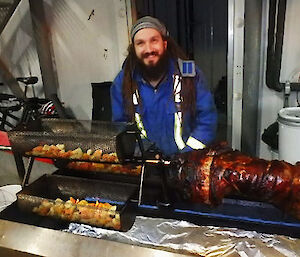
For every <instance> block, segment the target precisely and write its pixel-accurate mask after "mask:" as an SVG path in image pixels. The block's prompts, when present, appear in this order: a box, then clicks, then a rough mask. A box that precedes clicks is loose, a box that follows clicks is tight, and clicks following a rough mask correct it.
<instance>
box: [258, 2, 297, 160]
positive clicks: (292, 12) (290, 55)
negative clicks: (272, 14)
mask: <svg viewBox="0 0 300 257" xmlns="http://www.w3.org/2000/svg"><path fill="white" fill-rule="evenodd" d="M299 13H300V1H299V0H289V1H287V9H286V23H285V31H284V40H283V53H282V63H281V75H280V82H282V83H284V82H286V81H290V82H297V80H298V79H299V72H300V33H299V28H300V15H299ZM267 18H268V3H267V1H265V2H264V13H263V26H264V28H265V29H264V31H263V35H262V37H263V45H262V48H263V52H262V59H261V60H262V63H264V66H263V70H262V76H261V90H260V106H259V110H260V119H259V122H260V124H261V126H260V131H258V133H259V135H261V134H262V133H263V132H264V129H266V128H267V127H268V126H269V125H271V124H272V123H273V122H275V121H276V119H277V114H278V111H279V110H280V109H281V108H283V104H284V100H283V93H282V92H276V91H274V90H271V89H269V88H268V87H267V86H266V79H265V74H266V63H265V62H266V52H267V51H266V48H267V28H268V24H264V20H267ZM289 105H290V106H296V93H295V92H292V93H291V96H290V99H289ZM258 147H259V156H260V157H261V158H265V159H274V158H278V155H277V153H274V152H272V151H270V149H269V147H268V146H267V145H266V144H265V143H264V142H262V141H261V140H259V142H258Z"/></svg>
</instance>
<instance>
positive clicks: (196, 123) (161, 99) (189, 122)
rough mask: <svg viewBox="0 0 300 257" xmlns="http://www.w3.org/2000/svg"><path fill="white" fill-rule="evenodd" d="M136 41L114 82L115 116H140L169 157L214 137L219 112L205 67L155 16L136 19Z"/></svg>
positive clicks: (133, 34)
mask: <svg viewBox="0 0 300 257" xmlns="http://www.w3.org/2000/svg"><path fill="white" fill-rule="evenodd" d="M131 40H132V43H131V44H130V45H129V47H128V56H127V58H126V60H125V62H124V65H123V69H122V70H121V71H120V73H119V74H118V75H117V77H116V78H115V80H114V81H113V84H112V87H111V100H112V115H113V121H127V122H130V121H135V122H136V124H137V126H138V128H139V129H140V131H141V135H142V137H143V138H145V139H148V140H149V141H150V142H152V143H154V144H155V146H156V147H157V148H158V149H160V150H161V151H162V153H164V154H165V155H167V156H171V155H173V154H176V153H180V152H186V151H190V150H193V149H202V148H204V147H206V146H207V145H208V144H210V143H211V142H212V141H213V140H214V138H215V134H216V124H217V112H216V108H215V104H214V100H213V97H212V94H211V93H210V91H209V89H208V88H207V86H206V82H205V79H204V76H203V74H202V72H201V71H200V70H199V69H198V67H196V66H195V64H194V62H193V61H190V60H186V57H185V55H184V53H183V51H182V50H181V49H180V48H179V47H178V45H177V44H176V43H175V41H174V40H173V39H172V38H171V37H170V36H169V33H168V31H167V29H166V27H165V26H164V24H163V23H162V22H160V21H159V20H158V19H156V18H153V17H150V16H145V17H143V18H141V19H139V20H137V22H136V23H135V24H134V25H133V26H132V29H131Z"/></svg>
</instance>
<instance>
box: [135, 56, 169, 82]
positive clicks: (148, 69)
mask: <svg viewBox="0 0 300 257" xmlns="http://www.w3.org/2000/svg"><path fill="white" fill-rule="evenodd" d="M150 54H153V55H155V54H156V53H155V52H152V53H146V54H144V55H143V56H142V59H139V58H137V68H138V70H139V71H140V72H141V73H142V76H143V77H144V78H145V79H148V80H157V79H160V78H161V76H162V75H164V74H165V73H166V72H167V70H168V64H169V55H168V53H167V51H164V53H163V54H162V55H161V56H160V59H159V60H158V62H157V63H156V64H155V65H145V64H144V62H143V59H144V58H145V57H147V55H150Z"/></svg>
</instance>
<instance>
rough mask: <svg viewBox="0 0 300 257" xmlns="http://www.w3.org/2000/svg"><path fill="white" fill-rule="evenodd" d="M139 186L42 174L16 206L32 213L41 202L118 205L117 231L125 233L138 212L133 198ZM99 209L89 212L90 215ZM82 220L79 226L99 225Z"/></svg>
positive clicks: (21, 193)
mask: <svg viewBox="0 0 300 257" xmlns="http://www.w3.org/2000/svg"><path fill="white" fill-rule="evenodd" d="M137 188H138V186H136V185H131V184H125V183H119V182H113V183H112V182H107V181H95V180H89V179H84V178H75V177H64V176H60V175H44V176H42V177H41V178H39V179H38V180H36V181H35V182H33V183H32V184H30V185H29V186H27V187H25V188H24V189H23V190H22V191H21V192H19V193H18V194H17V203H18V207H19V208H20V209H21V210H22V211H25V212H31V213H32V212H33V209H34V208H35V207H38V206H40V204H41V203H42V202H43V201H45V200H46V201H49V202H53V201H55V200H56V199H57V198H60V199H62V200H63V201H67V200H69V198H70V197H73V198H75V199H81V200H82V199H86V200H91V199H93V200H95V201H96V199H97V200H99V202H103V203H104V202H108V203H110V204H112V205H116V206H117V211H116V212H117V213H118V214H120V219H121V228H120V229H118V230H120V231H127V230H129V229H130V228H131V226H132V225H133V223H134V220H135V216H136V209H137V201H136V200H135V195H136V193H137ZM97 210H99V209H98V208H94V209H93V208H92V207H91V209H90V211H91V212H93V211H95V212H96V211H97ZM90 221H91V220H89V221H88V220H86V219H85V220H84V221H82V222H81V223H86V224H89V225H94V226H99V223H97V222H92V221H91V222H92V223H91V222H90Z"/></svg>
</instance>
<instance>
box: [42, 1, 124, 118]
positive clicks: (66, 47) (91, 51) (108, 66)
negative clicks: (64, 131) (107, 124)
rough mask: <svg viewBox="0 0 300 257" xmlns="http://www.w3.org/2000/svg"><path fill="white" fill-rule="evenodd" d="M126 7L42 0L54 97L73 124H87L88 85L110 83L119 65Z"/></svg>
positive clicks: (89, 109) (89, 108) (115, 3)
mask: <svg viewBox="0 0 300 257" xmlns="http://www.w3.org/2000/svg"><path fill="white" fill-rule="evenodd" d="M128 2H129V1H125V0H86V1H82V0H45V7H46V8H45V10H46V17H47V23H48V25H49V26H50V29H51V35H52V44H53V51H54V61H55V63H56V70H57V76H58V82H59V97H60V99H61V101H62V102H64V103H65V106H66V107H67V108H71V110H72V112H73V113H74V115H76V118H77V119H83V120H85V119H91V116H92V88H91V83H92V82H103V81H111V80H113V79H114V77H115V76H116V74H117V73H118V71H119V70H120V68H121V65H122V62H123V61H124V59H125V56H126V50H127V46H128V43H129V39H128V38H129V37H128V26H127V14H126V10H128V11H129V10H130V8H129V9H126V3H127V4H128ZM92 10H94V15H92V16H91V18H90V20H88V17H89V15H90V14H91V12H92ZM128 15H129V17H130V13H129V14H128Z"/></svg>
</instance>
